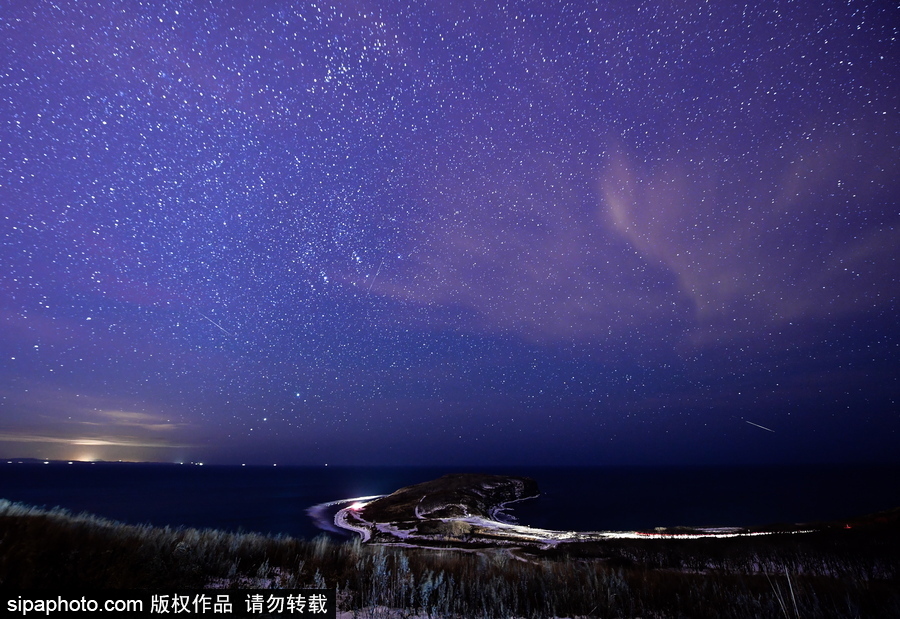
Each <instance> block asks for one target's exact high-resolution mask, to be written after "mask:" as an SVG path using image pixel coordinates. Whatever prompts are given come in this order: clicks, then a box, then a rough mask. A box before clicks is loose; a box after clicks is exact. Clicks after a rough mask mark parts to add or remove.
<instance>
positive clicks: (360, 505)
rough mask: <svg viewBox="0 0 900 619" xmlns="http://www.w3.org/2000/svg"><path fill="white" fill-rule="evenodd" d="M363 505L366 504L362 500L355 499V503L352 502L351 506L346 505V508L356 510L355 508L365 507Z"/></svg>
mask: <svg viewBox="0 0 900 619" xmlns="http://www.w3.org/2000/svg"><path fill="white" fill-rule="evenodd" d="M365 506H366V504H365V503H363V502H362V501H357V502H356V503H354V504H353V505H351V506H350V507H348V508H347V509H352V510H354V511H356V510H358V509H362V508H363V507H365Z"/></svg>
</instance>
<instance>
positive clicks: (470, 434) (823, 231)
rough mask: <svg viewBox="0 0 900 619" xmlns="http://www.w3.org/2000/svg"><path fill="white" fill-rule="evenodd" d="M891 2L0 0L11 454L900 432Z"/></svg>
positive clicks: (371, 460)
mask: <svg viewBox="0 0 900 619" xmlns="http://www.w3.org/2000/svg"><path fill="white" fill-rule="evenodd" d="M898 13H900V11H898V9H897V7H896V6H895V4H893V3H889V2H849V3H848V2H841V3H837V2H825V3H822V2H812V1H809V2H807V1H799V2H789V1H787V0H784V1H772V0H765V1H763V2H761V3H749V4H747V5H746V6H743V7H742V6H740V5H739V4H735V3H707V2H693V1H688V2H684V1H681V0H679V1H677V2H676V1H671V2H633V1H630V0H629V1H625V0H621V1H620V0H614V1H612V2H562V3H547V2H511V3H496V2H487V3H484V2H465V3H462V2H437V1H435V2H431V1H428V2H414V3H409V4H404V3H400V2H390V1H386V2H377V3H370V2H362V1H361V2H346V3H335V4H333V5H332V4H328V3H320V2H315V3H289V2H276V1H272V2H240V3H237V2H233V1H232V2H229V1H227V0H226V1H225V2H144V3H140V2H130V1H123V2H99V3H91V2H77V3H76V2H62V3H55V4H54V3H49V2H38V1H34V0H26V1H24V2H18V3H14V4H13V5H12V6H9V7H6V8H3V9H0V145H2V147H0V208H2V214H0V265H2V268H0V456H4V457H42V458H62V459H72V458H78V459H110V460H111V459H126V460H160V461H190V460H194V461H201V460H202V461H207V462H220V463H241V462H247V463H274V462H277V463H283V464H322V463H326V462H327V463H333V464H460V465H463V464H478V465H480V464H554V463H556V464H608V463H609V464H662V463H672V464H679V463H708V464H714V463H725V462H758V463H770V462H785V461H801V462H808V461H813V462H816V461H860V460H869V461H872V460H874V461H886V460H893V461H896V460H897V458H898V455H897V454H898V453H900V449H898V447H900V383H898V381H900V327H898V324H897V323H898V321H897V314H898V312H897V302H898V291H900V282H898V275H900V263H898V257H900V231H898V224H900V208H898V196H900V153H898V150H900V140H898V135H900V132H898V129H900V114H898V102H900V79H898V77H900V76H898V69H897V67H898V66H900V57H898V56H900V54H898V45H900V44H898V31H897V30H898V27H897V25H898V24H900V15H898Z"/></svg>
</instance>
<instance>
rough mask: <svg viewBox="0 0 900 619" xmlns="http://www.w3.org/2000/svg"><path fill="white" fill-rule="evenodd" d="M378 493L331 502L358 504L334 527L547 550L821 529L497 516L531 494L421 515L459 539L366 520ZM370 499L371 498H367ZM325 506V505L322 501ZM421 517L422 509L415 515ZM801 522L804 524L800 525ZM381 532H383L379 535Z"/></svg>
mask: <svg viewBox="0 0 900 619" xmlns="http://www.w3.org/2000/svg"><path fill="white" fill-rule="evenodd" d="M376 498H380V497H358V498H353V499H342V500H340V501H333V502H331V503H328V504H327V505H339V504H344V503H354V505H353V506H351V507H345V508H343V509H340V510H338V511H337V512H336V513H335V515H334V520H333V522H334V525H335V527H337V528H339V529H342V530H343V531H349V532H350V533H355V534H357V535H359V536H360V538H361V541H362V542H363V543H367V542H372V543H379V544H385V545H404V546H410V545H412V546H419V544H416V543H415V542H416V541H421V542H432V543H433V542H437V541H440V542H447V541H454V542H457V543H463V544H466V545H472V544H477V543H489V544H495V545H499V546H508V545H509V544H511V543H512V544H524V545H529V546H530V545H537V546H540V547H542V548H544V549H547V548H551V547H553V546H556V545H558V544H560V543H578V542H597V541H603V540H612V539H635V540H647V539H676V540H677V539H682V540H694V539H714V538H715V539H724V538H735V537H759V536H767V535H794V534H804V533H813V532H815V531H817V530H819V529H818V528H809V527H808V526H807V527H805V528H796V529H785V528H781V529H776V530H761V528H760V527H678V530H677V531H672V530H669V529H665V528H660V529H657V530H654V531H640V530H631V531H558V530H553V529H542V528H537V527H531V526H529V525H524V524H518V523H514V522H504V521H502V520H498V519H496V518H497V515H498V514H501V513H502V512H503V511H504V510H505V509H506V508H507V506H508V505H509V504H510V503H515V502H518V501H524V500H527V499H528V498H533V497H526V498H523V499H514V500H512V501H507V502H504V503H500V504H499V505H497V506H496V507H495V508H493V509H492V510H491V513H490V516H491V517H489V518H485V517H481V516H466V517H462V518H432V519H426V518H422V517H419V519H420V520H422V521H436V522H440V523H442V524H443V525H447V526H448V527H451V528H452V527H453V526H454V523H460V524H462V525H464V526H469V527H471V532H470V533H469V534H468V535H466V536H465V537H460V538H459V539H453V540H448V539H447V536H446V535H444V534H440V533H438V534H435V535H424V534H419V533H413V532H412V529H411V528H407V527H401V526H399V525H400V523H398V522H381V523H378V522H370V521H368V520H365V519H363V518H362V517H361V516H360V515H359V512H360V511H361V510H362V509H363V508H364V507H365V506H366V505H367V504H368V501H371V500H374V499H376ZM367 499H368V501H367ZM323 505H324V504H323ZM417 516H418V514H417ZM796 526H798V527H799V526H801V525H796ZM379 534H380V535H379ZM375 536H379V537H385V536H388V537H392V538H394V539H393V540H389V541H385V540H378V539H376V540H374V541H373V537H375Z"/></svg>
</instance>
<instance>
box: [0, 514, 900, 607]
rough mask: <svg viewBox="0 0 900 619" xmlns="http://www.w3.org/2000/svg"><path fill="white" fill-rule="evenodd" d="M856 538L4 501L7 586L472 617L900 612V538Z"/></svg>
mask: <svg viewBox="0 0 900 619" xmlns="http://www.w3.org/2000/svg"><path fill="white" fill-rule="evenodd" d="M844 533H845V532H838V531H825V532H823V533H821V534H819V533H817V534H812V535H810V536H796V535H795V536H771V537H766V538H752V539H749V538H740V539H730V540H694V541H683V540H652V541H651V540H636V541H628V540H618V541H611V542H609V543H603V544H595V545H580V546H570V547H564V548H560V549H556V550H552V551H550V550H548V551H536V550H525V549H521V550H514V551H510V550H503V549H497V548H482V549H474V548H470V549H466V550H459V549H450V548H444V549H441V548H433V549H421V548H392V547H384V546H365V545H362V544H360V543H359V542H358V541H355V542H346V543H339V542H334V541H332V540H330V539H329V538H326V537H318V538H316V539H314V540H310V541H307V540H299V539H293V538H285V537H266V536H262V535H255V534H231V533H223V532H220V531H212V530H196V529H171V528H153V527H148V526H130V525H122V524H119V523H116V522H112V521H109V520H104V519H101V518H97V517H94V516H90V515H85V514H80V515H73V514H70V513H68V512H65V511H63V510H38V509H32V508H29V507H25V506H21V505H17V504H13V503H9V502H7V501H0V587H3V588H27V589H40V588H58V587H60V586H66V587H67V588H76V589H82V590H91V589H106V588H122V589H126V588H131V589H157V588H179V589H183V588H189V587H209V586H219V587H223V586H224V587H229V588H257V587H287V588H296V587H308V586H327V587H333V588H335V589H337V590H338V598H339V600H340V604H341V605H342V607H343V608H344V609H349V610H355V611H357V615H359V616H367V615H373V614H378V611H376V610H373V609H376V608H384V607H388V608H395V609H405V610H406V611H407V612H408V613H409V614H410V615H411V614H412V613H417V614H418V615H420V616H428V617H467V618H469V617H485V618H488V617H497V618H501V617H513V616H515V617H638V616H640V617H645V618H646V617H699V618H702V617H717V618H718V617H723V618H727V617H733V618H736V619H737V618H749V617H898V616H900V579H898V573H900V570H898V557H900V543H898V535H897V534H896V532H895V529H894V528H891V529H878V530H876V529H873V530H859V531H856V530H854V531H853V532H846V534H844ZM365 609H369V610H368V611H366V610H365Z"/></svg>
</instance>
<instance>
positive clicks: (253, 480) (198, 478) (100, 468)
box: [0, 461, 900, 538]
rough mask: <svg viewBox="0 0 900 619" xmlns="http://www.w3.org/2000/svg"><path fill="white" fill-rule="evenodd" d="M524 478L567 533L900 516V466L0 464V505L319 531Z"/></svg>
mask: <svg viewBox="0 0 900 619" xmlns="http://www.w3.org/2000/svg"><path fill="white" fill-rule="evenodd" d="M454 472H483V473H499V474H512V475H528V476H530V477H533V478H534V479H536V480H537V482H538V485H539V487H540V489H541V496H540V497H539V498H538V499H533V500H529V501H523V502H521V503H517V504H515V505H514V506H513V508H512V509H511V510H510V515H511V516H513V517H514V518H516V519H517V520H518V521H519V522H521V523H523V524H528V525H531V526H535V527H545V528H552V529H566V530H582V531H590V530H629V529H637V528H646V527H654V526H674V525H697V526H702V525H709V526H739V525H754V524H768V523H776V522H805V521H811V520H831V519H840V518H845V517H850V516H855V515H861V514H866V513H871V512H874V511H880V510H884V509H890V508H893V507H898V506H900V482H898V480H900V466H853V467H847V466H842V467H839V466H809V467H797V466H792V467H732V468H642V467H628V468H556V467H535V468H524V467H512V468H502V467H494V468H489V469H477V470H476V469H469V470H467V469H460V468H424V467H423V468H417V467H405V468H391V467H368V468H365V467H226V466H203V467H200V466H191V465H170V464H125V463H122V464H112V463H97V464H87V463H75V464H71V465H69V464H65V463H51V464H47V465H44V464H39V463H30V464H8V463H6V461H2V462H0V498H5V499H9V500H12V501H18V502H22V503H27V504H30V505H36V506H46V507H54V506H61V507H64V508H66V509H68V510H70V511H73V512H81V511H87V512H90V513H93V514H96V515H99V516H104V517H107V518H111V519H114V520H119V521H123V522H127V523H132V524H143V523H150V524H153V525H159V526H162V525H170V526H187V527H212V528H218V529H224V530H228V531H255V532H260V533H284V534H288V535H294V536H300V537H306V538H311V537H314V536H315V535H318V534H319V533H321V532H322V531H321V529H319V528H317V527H316V525H315V523H314V522H313V519H312V518H311V517H310V516H309V515H308V513H307V510H308V509H309V508H310V507H312V506H315V505H318V504H322V503H327V502H331V501H337V500H340V499H345V498H351V497H358V496H368V495H374V494H387V493H390V492H392V491H394V490H396V489H398V488H401V487H403V486H406V485H410V484H413V483H418V482H422V481H427V480H429V479H434V478H436V477H439V476H441V475H443V474H445V473H454Z"/></svg>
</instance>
